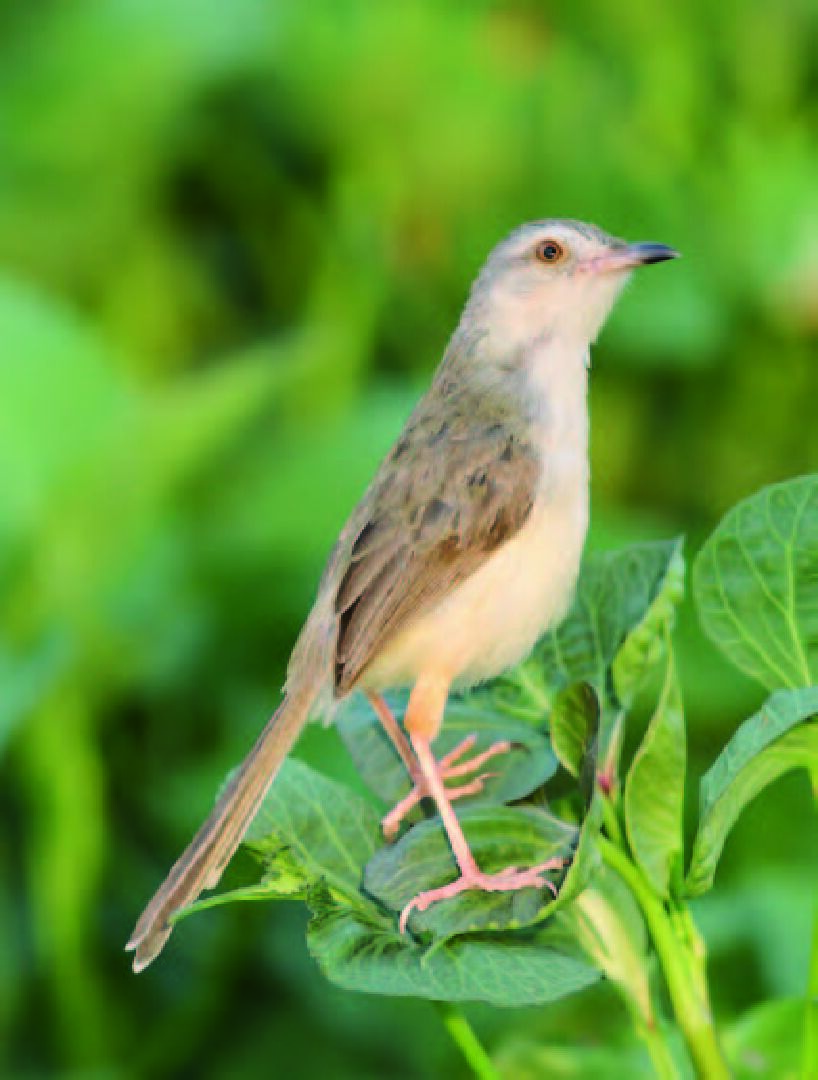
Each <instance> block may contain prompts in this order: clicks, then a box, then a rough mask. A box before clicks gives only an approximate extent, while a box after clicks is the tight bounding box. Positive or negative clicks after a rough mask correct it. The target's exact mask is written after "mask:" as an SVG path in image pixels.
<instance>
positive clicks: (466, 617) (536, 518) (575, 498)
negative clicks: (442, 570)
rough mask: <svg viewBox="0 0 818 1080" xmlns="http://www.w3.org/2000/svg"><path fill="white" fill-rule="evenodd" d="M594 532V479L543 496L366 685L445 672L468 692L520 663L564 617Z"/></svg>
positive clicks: (389, 652) (381, 660)
mask: <svg viewBox="0 0 818 1080" xmlns="http://www.w3.org/2000/svg"><path fill="white" fill-rule="evenodd" d="M587 526H588V499H587V481H586V483H585V484H583V483H582V482H580V483H579V484H578V485H577V486H576V487H574V488H573V490H571V491H570V492H569V493H566V494H563V495H562V497H561V498H558V499H554V498H553V497H551V498H545V497H541V498H540V499H539V500H538V503H537V504H535V506H534V509H533V510H532V514H531V517H530V518H529V520H528V522H527V523H526V525H525V526H524V528H523V529H522V530H521V531H520V533H519V534H518V535H517V536H515V537H514V538H513V539H512V540H510V541H509V542H508V543H507V544H505V545H504V546H503V547H502V548H500V549H499V551H497V552H496V553H495V554H494V555H492V556H491V557H490V558H489V559H488V561H487V562H486V563H485V564H484V565H483V566H482V567H481V568H480V569H479V570H477V571H476V572H475V573H474V574H472V575H471V577H469V578H468V579H467V580H466V581H464V582H463V583H462V584H461V585H459V586H458V587H457V588H456V589H455V590H454V591H453V592H452V593H451V595H450V596H448V597H447V598H446V599H445V600H444V601H443V602H442V603H440V604H439V605H438V606H437V607H435V608H434V609H432V610H431V611H429V612H428V613H426V614H424V615H422V616H420V617H419V618H418V619H417V620H416V621H415V622H413V623H412V624H411V625H410V626H408V627H407V628H406V630H404V631H403V632H402V633H400V634H399V635H398V636H397V637H396V638H395V639H394V640H393V641H391V642H389V644H388V645H387V646H386V648H385V649H384V651H383V653H382V654H381V655H380V656H379V657H378V659H377V660H376V661H375V663H373V664H372V665H371V666H370V667H369V669H368V670H367V672H366V674H365V676H364V678H363V679H362V684H363V685H364V686H366V687H367V688H368V689H381V690H382V689H387V688H389V687H396V686H406V685H409V684H411V683H413V682H414V681H415V680H416V679H417V678H418V676H419V675H420V674H421V673H424V674H431V673H440V674H441V675H443V676H444V677H446V678H453V679H454V681H455V684H456V685H459V686H469V685H473V684H474V683H477V682H481V681H482V680H484V679H490V678H492V677H493V676H495V675H499V674H500V673H501V672H503V671H505V670H506V669H507V668H509V667H512V666H513V665H514V664H516V663H518V662H519V661H520V660H522V659H523V658H524V657H525V656H527V655H528V653H529V652H530V651H531V649H532V648H533V646H534V644H535V642H536V641H537V639H538V638H539V637H540V636H541V635H542V634H543V633H544V632H545V631H546V630H547V629H548V628H549V627H551V626H553V625H554V624H555V623H557V622H558V621H559V620H560V619H561V618H562V617H563V615H565V613H566V611H567V609H568V606H569V604H570V602H571V598H572V595H573V591H574V586H575V584H576V579H577V574H578V572H579V563H580V557H581V555H582V547H583V543H584V541H585V533H586V531H587Z"/></svg>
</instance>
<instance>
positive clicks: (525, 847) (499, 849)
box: [365, 806, 578, 938]
mask: <svg viewBox="0 0 818 1080" xmlns="http://www.w3.org/2000/svg"><path fill="white" fill-rule="evenodd" d="M458 817H459V818H460V823H461V825H462V826H463V831H464V833H465V835H466V839H467V840H468V841H469V846H470V847H471V849H472V852H473V854H474V857H475V859H476V860H477V863H478V865H479V866H480V868H481V869H482V870H485V871H487V872H488V873H496V872H497V871H499V870H502V869H504V868H505V867H508V866H519V867H527V866H534V865H536V864H538V863H541V862H545V861H546V860H548V859H552V858H556V857H564V858H567V857H569V856H570V855H571V852H572V849H573V847H574V845H575V844H576V841H577V835H578V830H577V829H576V828H575V827H574V826H572V825H568V824H567V823H566V822H564V821H561V820H560V819H559V818H556V817H554V815H553V814H549V813H548V812H547V811H546V810H542V809H539V808H536V807H516V808H513V807H507V806H503V807H493V808H490V807H474V808H470V809H467V810H463V811H462V812H461V813H459V814H458ZM548 876H549V877H550V878H551V879H552V880H554V881H558V880H559V878H560V873H559V871H555V872H553V873H550V874H549V875H548ZM456 877H457V866H456V863H455V861H454V856H453V854H452V850H451V847H450V845H449V842H448V840H447V838H446V835H445V833H444V832H443V829H442V826H441V824H440V820H439V819H437V818H435V819H434V820H432V821H424V822H421V824H419V825H415V826H414V827H413V828H412V829H410V830H409V832H408V833H407V834H406V835H405V836H404V837H403V838H402V839H401V840H399V841H398V843H396V844H394V845H393V846H391V847H384V848H381V850H380V851H378V852H377V853H376V855H375V856H374V857H373V858H372V860H371V861H370V862H369V864H368V866H367V868H366V877H365V885H366V888H367V890H368V891H369V892H370V893H371V894H372V895H373V896H375V897H377V899H378V900H380V901H381V902H382V903H383V904H385V905H386V906H387V907H388V908H390V909H391V910H392V911H395V912H399V911H401V910H402V909H403V907H404V906H405V905H406V904H407V903H408V902H409V901H410V900H411V899H412V898H413V897H414V896H416V895H417V894H418V893H419V892H421V891H423V890H426V889H432V888H436V887H437V886H439V885H445V884H447V883H448V882H450V881H453V880H455V878H456ZM552 895H553V894H552V893H551V891H550V890H549V889H548V888H545V887H544V888H542V889H534V888H531V889H520V890H518V891H516V892H494V893H487V892H466V893H462V894H461V895H460V896H457V897H454V898H453V899H451V900H446V901H443V902H440V903H436V904H433V905H432V906H431V907H430V908H429V909H428V910H427V911H423V912H419V911H415V912H413V913H412V915H411V917H410V921H409V926H410V928H411V929H412V930H413V931H414V932H421V931H430V932H431V933H432V934H433V935H434V936H435V937H436V938H441V937H451V936H452V935H453V934H461V933H465V932H473V931H477V930H486V929H491V930H497V929H503V930H507V929H514V928H516V927H520V926H529V925H531V924H532V923H534V922H536V921H538V919H539V918H540V917H541V915H542V912H543V909H544V908H545V907H546V906H547V905H548V904H549V902H550V900H551V898H552Z"/></svg>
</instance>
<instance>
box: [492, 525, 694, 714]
mask: <svg viewBox="0 0 818 1080" xmlns="http://www.w3.org/2000/svg"><path fill="white" fill-rule="evenodd" d="M681 552H682V540H681V538H677V539H674V540H662V541H657V542H653V543H644V544H633V545H631V546H630V547H627V548H623V549H622V550H620V551H610V552H602V553H596V554H593V555H590V556H589V557H588V558H587V559H586V560H585V561H584V563H583V567H582V572H581V574H580V579H579V584H578V586H577V595H576V598H575V600H574V604H573V606H572V608H571V610H570V611H569V613H568V615H567V616H566V618H565V619H564V620H563V621H562V622H561V623H560V624H559V626H557V627H555V628H554V629H553V630H551V631H549V632H548V633H547V634H546V635H545V637H543V638H542V640H541V641H540V643H539V644H538V645H537V647H536V649H535V650H534V654H533V656H532V657H531V659H530V660H528V661H527V662H526V664H524V665H523V666H522V675H523V676H524V677H525V678H526V679H527V680H529V681H531V680H537V679H539V681H540V682H541V683H542V684H543V686H544V692H545V693H546V694H549V695H550V696H553V694H554V693H555V692H556V691H558V690H560V689H562V688H563V687H566V686H569V685H571V684H572V683H575V682H583V681H584V682H589V683H590V684H591V685H592V686H593V687H594V689H595V690H596V691H597V693H598V694H599V696H600V698H601V700H602V701H603V703H610V704H627V703H628V701H629V700H630V697H631V695H632V694H633V692H634V691H635V689H636V688H637V686H638V684H639V682H640V680H641V678H642V677H643V676H644V674H645V672H646V671H647V670H648V668H649V666H650V665H651V664H652V663H654V662H655V661H656V659H657V655H658V645H657V644H656V643H657V642H661V640H662V638H663V635H664V633H665V628H666V627H667V626H668V624H669V622H670V620H671V619H672V616H673V610H674V607H675V605H676V604H677V603H678V601H679V600H680V598H681V596H682V592H683V574H684V562H683V559H682V554H681ZM620 650H623V651H622V655H621V658H617V654H618V653H620ZM615 658H617V659H616V660H615ZM612 666H613V668H614V673H613V676H612V675H611V667H612ZM513 677H514V676H512V678H513ZM518 678H519V676H518ZM620 695H622V697H621V700H617V699H618V698H619V697H620Z"/></svg>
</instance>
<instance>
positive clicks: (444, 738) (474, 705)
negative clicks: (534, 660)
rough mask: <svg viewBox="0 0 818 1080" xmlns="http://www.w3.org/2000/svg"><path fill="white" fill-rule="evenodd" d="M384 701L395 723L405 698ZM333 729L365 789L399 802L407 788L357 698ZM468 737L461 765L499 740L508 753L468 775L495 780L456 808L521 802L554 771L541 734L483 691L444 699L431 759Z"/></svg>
mask: <svg viewBox="0 0 818 1080" xmlns="http://www.w3.org/2000/svg"><path fill="white" fill-rule="evenodd" d="M386 697H387V702H388V704H389V706H390V708H391V709H392V711H393V713H394V715H395V716H396V718H398V719H400V718H401V717H402V716H403V714H404V712H405V710H406V703H407V700H408V694H406V693H394V694H388V695H386ZM336 724H337V727H338V731H339V732H340V735H341V738H342V739H343V741H344V744H345V745H346V747H347V749H348V750H349V752H350V755H351V756H352V759H353V761H354V762H355V765H356V767H357V769H358V771H359V773H360V774H361V778H362V779H363V780H364V782H365V783H366V784H367V786H368V787H370V788H371V789H372V790H373V791H374V792H375V793H376V794H377V795H379V796H380V797H381V798H382V799H383V800H384V801H385V802H386V803H388V804H389V805H394V804H395V803H396V802H398V800H399V799H401V798H403V796H404V795H406V793H407V792H408V791H409V787H410V783H411V781H410V779H409V776H408V775H407V772H406V767H405V765H404V764H403V762H402V761H401V759H400V756H399V755H398V753H397V751H396V750H395V748H394V746H393V745H392V743H391V741H390V740H389V739H388V738H387V736H386V733H385V732H384V730H383V728H382V726H381V724H380V722H379V721H378V720H377V718H376V716H375V714H374V711H373V710H372V707H371V706H370V704H369V702H368V701H367V700H366V698H365V697H364V696H363V695H362V694H353V695H352V697H351V698H350V702H349V704H348V705H346V706H345V708H344V711H343V712H342V713H341V715H340V716H339V717H338V720H337V721H336ZM468 735H474V736H475V737H476V738H475V745H474V748H473V750H470V751H469V752H468V753H467V754H466V755H464V758H463V760H466V759H467V758H470V757H473V756H474V755H475V754H478V753H480V752H481V751H483V750H487V749H488V747H489V746H491V744H492V743H495V742H498V741H501V740H508V741H509V742H511V743H512V749H511V750H509V751H508V753H505V754H503V755H502V756H498V757H497V758H495V759H492V760H490V761H489V762H487V764H486V765H485V767H484V768H481V769H479V770H477V771H476V772H475V773H474V775H475V776H476V775H478V773H480V772H493V773H495V775H494V776H491V777H489V778H488V779H487V780H486V782H485V785H484V787H483V790H482V791H481V792H479V793H478V794H477V795H472V796H469V797H468V798H464V799H463V801H462V802H461V803H459V805H461V806H476V805H497V804H499V803H505V802H513V801H515V800H517V799H522V798H523V797H524V796H526V795H528V794H530V793H531V792H532V791H534V790H535V789H536V788H538V787H540V786H541V785H542V784H543V783H545V781H546V780H548V779H550V778H551V777H552V776H553V775H554V773H555V772H556V769H557V759H556V757H555V756H554V753H553V751H552V750H551V747H550V745H549V742H548V739H547V737H546V735H545V734H544V733H543V732H542V731H539V730H537V728H535V727H534V726H533V725H532V724H530V723H525V722H524V721H522V720H518V719H516V718H515V717H512V716H508V715H507V714H506V713H504V712H502V711H501V710H500V709H498V708H497V705H496V703H495V702H493V701H492V698H491V694H490V692H489V691H488V690H484V691H480V692H478V693H474V694H467V695H464V696H462V697H461V696H458V697H452V698H451V699H450V700H449V702H448V704H447V706H446V719H445V723H444V725H443V728H442V730H441V732H440V735H439V736H438V738H437V739H436V740H435V754H436V755H437V757H442V756H443V755H444V754H446V753H447V752H448V751H449V750H452V749H454V747H455V746H457V744H458V743H460V742H462V740H463V739H465V738H466V737H467V736H468ZM468 779H471V775H470V776H467V777H464V781H465V780H468Z"/></svg>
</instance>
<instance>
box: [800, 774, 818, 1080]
mask: <svg viewBox="0 0 818 1080" xmlns="http://www.w3.org/2000/svg"><path fill="white" fill-rule="evenodd" d="M810 780H811V781H812V794H813V798H814V800H815V809H816V810H818V769H815V770H812V771H811V772H810ZM801 1076H802V1077H803V1080H810V1077H814V1076H818V901H817V902H816V904H815V913H814V915H813V921H812V949H811V951H810V961H809V974H808V975H807V993H806V999H805V1002H804V1044H803V1049H802V1054H801Z"/></svg>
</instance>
